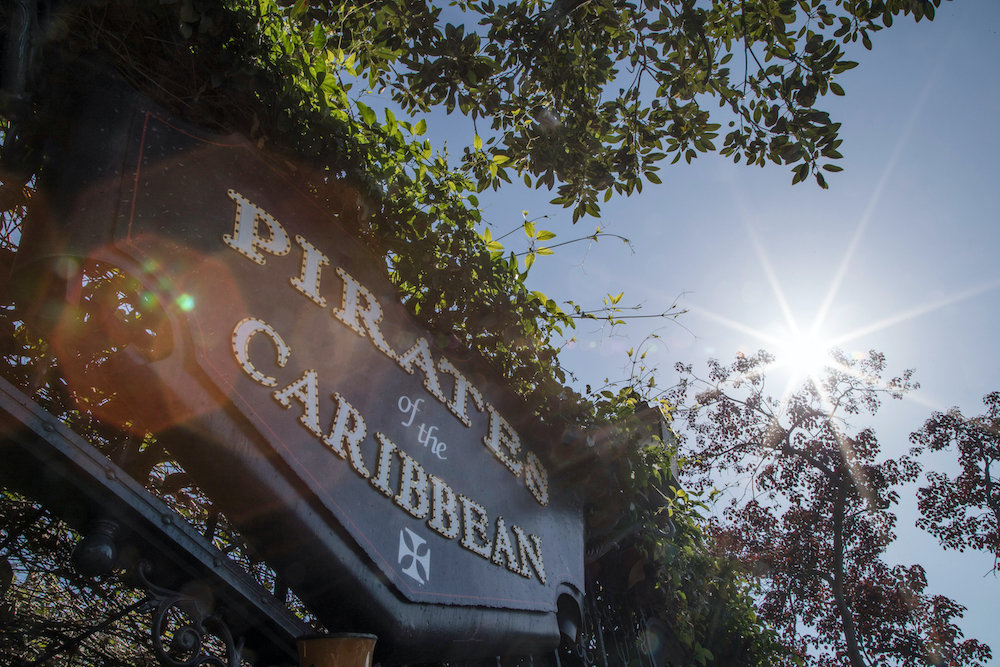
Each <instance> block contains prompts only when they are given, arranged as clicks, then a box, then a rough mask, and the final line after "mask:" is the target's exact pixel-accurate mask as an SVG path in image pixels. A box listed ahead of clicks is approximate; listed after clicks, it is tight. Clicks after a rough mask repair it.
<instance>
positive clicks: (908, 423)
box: [429, 0, 1000, 665]
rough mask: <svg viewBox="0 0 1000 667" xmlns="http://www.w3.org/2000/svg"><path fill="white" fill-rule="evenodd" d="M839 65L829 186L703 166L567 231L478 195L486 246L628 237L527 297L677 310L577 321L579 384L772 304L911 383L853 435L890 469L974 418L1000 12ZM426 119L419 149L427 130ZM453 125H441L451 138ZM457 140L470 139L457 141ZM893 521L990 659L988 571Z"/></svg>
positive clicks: (712, 348)
mask: <svg viewBox="0 0 1000 667" xmlns="http://www.w3.org/2000/svg"><path fill="white" fill-rule="evenodd" d="M856 59H857V60H859V61H860V62H861V66H860V67H858V68H856V69H855V70H852V71H851V72H849V73H847V74H846V75H844V77H843V78H842V80H841V82H842V84H843V86H844V88H845V89H846V91H847V95H846V97H844V98H836V99H833V100H832V101H831V102H830V103H829V104H828V108H829V109H830V111H831V112H832V114H833V116H834V118H835V120H838V121H840V122H842V123H843V131H842V137H843V139H844V140H845V141H844V145H843V146H842V148H841V151H842V152H843V153H844V155H845V156H846V159H845V160H843V161H841V165H842V166H843V167H844V168H845V172H843V173H841V174H836V175H833V176H832V178H830V179H829V180H830V185H831V187H830V189H829V190H825V191H824V190H820V189H819V188H818V187H816V186H815V185H813V184H812V183H811V182H806V183H803V184H800V185H797V186H794V187H793V186H791V174H790V173H789V172H788V171H787V170H785V169H784V168H781V167H775V166H772V167H767V168H765V169H758V168H752V167H746V166H735V165H733V164H732V163H731V162H729V161H727V160H723V159H721V158H716V157H703V158H699V159H698V160H696V162H695V163H694V164H692V165H690V166H684V165H678V166H674V167H669V168H666V169H665V170H664V171H663V172H661V174H662V177H663V184H662V185H660V186H649V187H647V188H645V190H644V192H643V193H642V194H641V195H639V196H636V197H632V198H630V199H618V200H613V201H612V202H610V203H609V204H606V205H605V206H604V209H603V215H602V219H601V220H599V221H597V220H594V219H584V220H582V221H581V222H579V223H577V225H576V226H575V227H574V226H572V225H571V223H570V220H571V218H570V216H569V214H568V213H567V212H566V211H565V210H563V209H561V208H558V207H551V206H548V205H546V203H545V202H546V201H547V200H548V199H549V198H550V197H551V195H550V194H549V193H547V192H541V193H539V192H531V191H527V190H523V189H521V190H518V188H517V187H510V188H505V189H503V190H502V191H501V192H500V193H499V194H497V195H491V196H486V197H482V198H481V200H482V201H483V203H484V209H485V210H484V212H485V216H486V219H487V220H489V221H490V222H491V223H492V225H493V230H494V235H497V234H498V233H504V232H506V231H509V230H510V229H512V228H514V227H515V226H516V225H517V224H518V223H519V222H520V220H521V210H522V209H527V210H528V211H529V217H530V218H536V217H540V216H548V217H547V218H545V219H542V220H539V221H538V223H537V224H538V226H539V227H540V228H545V229H551V230H552V231H554V232H556V233H557V234H558V235H559V237H558V238H557V239H556V241H560V240H566V239H569V238H573V237H574V236H585V235H587V234H590V233H591V232H593V229H594V225H595V224H600V225H601V227H602V229H606V230H608V231H612V232H615V233H618V234H622V235H624V236H627V237H628V238H629V239H630V240H631V244H630V246H625V245H624V244H622V243H620V242H619V241H616V240H613V239H607V240H605V241H602V242H600V243H598V244H591V243H581V244H576V245H573V246H568V247H564V248H560V249H559V250H558V251H557V254H556V255H554V256H552V257H542V258H540V259H539V261H538V262H537V263H536V264H535V267H534V268H533V269H532V273H531V276H530V279H529V286H530V287H531V288H532V289H539V290H542V291H544V292H546V293H547V294H548V295H549V296H550V297H552V298H554V299H556V300H557V301H564V300H568V299H573V300H575V301H577V302H579V303H580V304H581V305H584V306H595V305H599V304H600V301H601V298H602V297H603V296H604V295H606V294H618V293H619V292H621V291H624V292H625V297H624V298H623V300H622V303H623V304H636V303H642V304H643V306H644V310H643V312H647V313H652V312H658V311H660V310H663V309H665V308H667V307H669V306H670V304H671V303H673V302H674V300H675V299H678V298H679V305H680V306H681V307H683V308H686V309H688V311H689V312H688V313H687V314H686V315H684V316H682V317H681V318H680V319H679V320H678V321H677V323H676V324H675V323H658V324H655V325H653V324H651V323H649V322H646V321H640V322H635V323H632V324H630V325H629V326H628V327H626V328H618V329H615V330H614V331H609V330H608V329H607V328H601V327H599V326H597V325H594V326H587V325H586V324H582V325H581V326H580V328H579V329H578V331H577V332H576V337H577V342H576V344H575V345H574V346H573V349H570V350H567V351H566V352H565V353H564V356H563V359H564V361H565V363H566V365H567V366H568V367H569V368H570V369H571V370H572V371H574V372H575V373H576V374H577V375H578V376H579V377H580V381H581V384H582V383H584V382H589V383H592V384H594V385H599V384H600V383H601V382H602V381H603V379H604V378H605V377H610V378H612V379H614V378H620V377H622V376H623V374H625V373H626V370H625V362H626V359H625V351H626V350H628V349H629V348H630V347H632V346H634V345H637V344H638V343H640V342H641V341H642V340H643V339H644V338H645V336H646V334H647V333H649V332H650V331H652V330H654V329H655V330H657V333H658V335H659V336H660V338H659V339H658V340H657V341H655V343H654V345H655V347H654V348H651V350H650V354H649V356H648V357H647V360H649V361H650V362H651V363H653V364H656V365H658V366H659V367H660V368H661V369H662V372H661V373H660V374H659V376H658V378H659V381H660V383H661V384H670V383H671V382H672V371H671V370H670V369H671V367H672V366H673V364H674V363H675V362H677V361H683V362H691V363H694V364H695V365H696V367H697V366H698V365H702V364H703V363H704V360H705V359H707V358H708V357H717V358H719V359H721V360H723V361H726V360H731V359H732V358H733V356H734V355H735V354H736V352H737V351H740V350H743V351H753V350H756V349H758V348H760V347H767V345H766V343H765V342H764V341H763V340H762V339H761V338H760V337H759V336H755V335H754V334H753V333H752V332H753V331H757V332H762V333H764V334H771V335H776V334H779V333H780V332H781V330H782V328H783V327H785V328H787V320H786V319H785V316H784V314H783V310H782V302H783V300H784V302H785V303H786V305H787V310H788V312H789V313H791V315H792V317H793V318H794V319H795V320H796V321H797V322H798V324H799V325H800V326H801V327H808V326H809V325H811V324H813V322H814V321H815V319H816V317H817V315H818V314H819V313H820V312H821V311H823V310H824V309H825V312H826V317H825V319H824V320H823V322H822V323H821V326H820V332H821V334H822V335H823V336H825V337H830V338H845V337H846V340H843V342H842V343H841V347H842V348H843V349H845V350H846V351H864V350H868V349H878V350H880V351H882V352H884V353H885V354H886V356H887V358H888V362H889V367H890V370H891V371H901V370H903V369H904V368H915V369H916V371H917V373H916V379H917V380H918V381H919V382H920V383H921V385H922V387H921V389H920V390H918V391H917V392H915V393H914V394H913V395H911V396H910V397H908V398H907V399H906V400H904V401H902V402H890V403H888V404H886V405H885V406H884V407H883V409H882V410H881V411H880V413H879V415H878V417H877V418H875V419H874V420H872V421H871V422H870V424H871V425H873V426H874V427H875V429H876V431H877V433H878V434H879V437H880V442H881V443H882V445H883V451H884V452H885V453H886V454H887V455H898V454H900V453H902V452H903V451H904V450H905V449H906V448H907V447H908V446H909V443H908V440H907V437H908V435H909V433H910V432H911V431H913V430H916V429H917V428H918V427H919V426H920V425H921V424H922V422H923V420H924V419H926V418H927V417H928V416H929V415H930V413H931V412H932V411H934V410H946V409H948V408H949V407H951V406H958V407H960V408H961V409H962V410H963V412H964V413H965V414H968V415H974V414H979V413H980V412H981V411H982V402H981V399H982V396H983V395H984V394H986V393H987V392H989V391H992V390H995V389H1000V352H998V350H997V347H996V338H997V336H996V332H997V330H998V324H1000V261H998V253H1000V186H998V185H997V184H996V179H997V176H998V173H1000V170H998V169H997V167H996V161H997V159H998V158H1000V73H998V71H997V64H998V63H1000V2H997V1H996V0H959V1H958V2H952V3H945V4H944V5H943V6H942V7H941V8H940V9H939V10H938V13H937V17H936V19H935V20H934V21H933V22H930V23H929V22H926V21H923V22H921V23H919V24H916V23H914V22H913V21H912V20H911V19H905V20H904V19H898V20H897V21H896V24H895V25H894V26H893V28H892V29H890V30H886V31H883V32H881V33H879V34H878V35H877V36H876V39H875V47H874V50H873V51H872V52H860V53H858V54H857V56H856ZM435 121H437V122H435ZM429 122H430V127H431V132H432V134H431V138H432V140H434V136H435V135H434V131H435V129H436V128H435V125H436V124H441V123H442V121H441V120H440V119H436V118H433V117H432V118H431V119H429ZM456 122H457V119H455V118H454V117H452V118H449V119H448V121H447V123H448V124H449V127H448V130H447V131H448V132H449V134H450V136H451V137H452V141H455V140H456V139H458V137H456V134H458V135H459V136H460V129H458V128H456V127H455V126H454V125H452V124H453V123H456ZM438 131H441V130H438ZM471 135H472V130H471V125H470V127H469V137H468V138H467V139H464V142H465V143H471ZM868 423H869V422H864V424H865V425H867V424H868ZM928 463H929V464H931V465H933V466H937V467H940V468H943V467H946V466H947V465H948V462H947V461H944V460H943V459H942V458H940V457H939V458H937V459H928ZM912 491H913V489H911V493H910V494H909V495H910V496H912ZM898 512H899V514H900V527H899V530H898V533H899V536H900V537H899V540H898V541H897V543H896V544H895V545H894V546H893V547H892V549H891V550H890V553H889V556H890V558H891V559H893V560H895V561H897V562H902V563H913V562H920V563H922V564H924V565H925V566H926V567H927V570H928V579H929V586H928V590H929V592H938V593H942V594H946V595H949V596H951V597H953V598H955V599H956V600H957V601H959V602H960V603H962V604H964V605H966V606H967V607H968V608H969V610H968V612H967V614H966V618H965V619H964V620H963V621H962V622H961V627H962V628H963V629H964V630H965V632H966V636H972V637H976V638H978V639H981V640H984V641H987V642H988V643H991V644H992V645H993V648H994V651H995V653H997V654H998V656H1000V631H998V630H997V629H996V627H997V624H996V619H995V618H994V616H995V614H996V612H997V609H998V607H997V603H996V599H997V596H998V594H1000V580H998V579H997V578H996V577H995V576H993V575H988V574H987V573H988V572H989V570H990V567H991V564H992V561H991V559H990V558H988V557H986V556H983V555H981V554H969V553H966V554H959V553H955V552H943V551H942V550H941V549H940V548H939V547H938V546H937V543H936V542H935V541H934V540H933V539H932V538H930V537H929V536H928V535H926V534H924V533H922V532H921V531H919V530H917V529H916V528H914V527H913V521H914V520H915V503H914V502H913V500H912V497H907V498H904V501H903V502H902V503H901V505H900V507H899V508H898ZM991 664H994V665H1000V657H998V658H996V659H994V661H993V662H992V663H991Z"/></svg>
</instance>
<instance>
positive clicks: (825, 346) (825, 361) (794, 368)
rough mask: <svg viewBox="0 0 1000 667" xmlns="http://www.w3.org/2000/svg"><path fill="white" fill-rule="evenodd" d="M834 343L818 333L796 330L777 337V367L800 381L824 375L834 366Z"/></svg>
mask: <svg viewBox="0 0 1000 667" xmlns="http://www.w3.org/2000/svg"><path fill="white" fill-rule="evenodd" d="M832 349H833V343H832V342H831V341H830V340H829V339H826V338H824V337H823V336H821V335H820V334H819V332H817V331H811V330H810V331H801V330H795V331H792V332H791V333H790V334H787V335H785V336H778V337H775V339H774V342H773V352H774V357H775V366H776V367H781V368H785V369H787V370H788V372H789V373H791V374H792V375H793V376H794V377H796V378H798V379H804V378H815V377H818V376H820V375H822V374H823V373H824V372H825V370H826V369H827V368H828V367H829V366H831V365H832V364H833V356H832Z"/></svg>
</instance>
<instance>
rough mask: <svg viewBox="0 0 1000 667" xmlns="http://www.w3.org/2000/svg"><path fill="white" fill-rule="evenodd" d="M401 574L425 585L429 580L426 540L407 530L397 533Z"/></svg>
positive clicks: (429, 559) (429, 571) (429, 563)
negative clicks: (401, 567)
mask: <svg viewBox="0 0 1000 667" xmlns="http://www.w3.org/2000/svg"><path fill="white" fill-rule="evenodd" d="M398 562H399V564H400V565H402V566H403V574H405V575H406V576H408V577H410V578H411V579H414V580H416V582H417V583H419V584H425V583H427V581H428V580H429V579H430V578H431V549H430V547H428V546H427V540H425V539H424V538H422V537H420V536H419V535H417V534H416V533H414V532H413V531H412V530H410V529H409V528H403V529H402V530H401V531H399V559H398Z"/></svg>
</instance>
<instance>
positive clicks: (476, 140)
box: [472, 134, 483, 151]
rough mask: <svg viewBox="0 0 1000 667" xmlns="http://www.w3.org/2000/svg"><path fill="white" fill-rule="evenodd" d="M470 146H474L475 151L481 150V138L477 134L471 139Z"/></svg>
mask: <svg viewBox="0 0 1000 667" xmlns="http://www.w3.org/2000/svg"><path fill="white" fill-rule="evenodd" d="M472 147H473V148H475V149H476V150H477V151H481V150H483V139H482V137H480V136H479V135H478V134H477V135H476V137H475V138H474V139H473V140H472Z"/></svg>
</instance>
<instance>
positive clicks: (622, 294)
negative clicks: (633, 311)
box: [608, 292, 625, 304]
mask: <svg viewBox="0 0 1000 667" xmlns="http://www.w3.org/2000/svg"><path fill="white" fill-rule="evenodd" d="M608 296H609V297H611V303H612V304H617V303H618V302H619V301H621V300H622V297H623V296H625V292H619V293H618V295H617V296H611V295H610V294H609V295H608Z"/></svg>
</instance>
